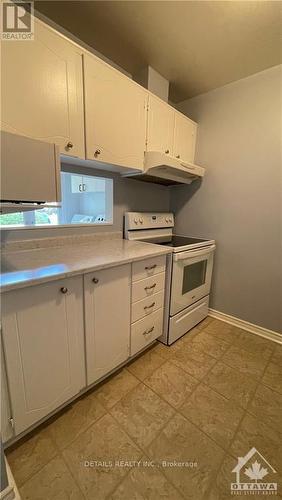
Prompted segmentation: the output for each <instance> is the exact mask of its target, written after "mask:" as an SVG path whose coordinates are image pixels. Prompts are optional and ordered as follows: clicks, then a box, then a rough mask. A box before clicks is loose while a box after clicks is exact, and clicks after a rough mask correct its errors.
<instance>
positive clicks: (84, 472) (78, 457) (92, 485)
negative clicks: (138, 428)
mask: <svg viewBox="0 0 282 500" xmlns="http://www.w3.org/2000/svg"><path fill="white" fill-rule="evenodd" d="M63 456H64V458H65V460H66V462H67V463H68V465H69V467H70V468H71V470H72V473H73V476H74V478H75V479H76V481H77V482H78V484H79V486H80V489H81V490H82V492H83V493H84V495H85V497H86V498H87V499H88V500H93V499H94V498H95V500H104V499H105V498H106V496H107V495H108V494H110V493H111V492H112V491H113V490H114V489H115V488H116V486H117V485H118V484H119V482H120V481H121V480H122V478H123V477H124V476H125V474H126V472H127V471H128V467H123V466H120V465H119V464H117V461H118V462H119V463H120V462H121V461H122V460H123V461H136V460H138V459H140V458H141V456H142V453H141V452H140V451H139V449H138V447H137V446H136V445H135V444H134V443H133V442H132V440H131V439H130V438H129V437H128V436H127V435H126V434H125V432H123V430H122V429H121V428H120V426H118V424H117V423H116V421H115V420H114V419H113V418H112V417H111V416H110V415H105V416H104V417H102V418H100V419H99V420H98V421H97V422H96V423H94V424H93V425H92V426H91V427H90V428H88V429H87V431H86V432H84V433H83V434H81V435H80V436H79V437H78V438H77V439H76V440H75V441H74V442H73V443H72V444H71V445H70V446H68V447H67V448H66V449H65V450H64V451H63ZM86 461H88V462H90V463H92V466H90V467H89V466H88V467H86V466H85V462H86Z"/></svg>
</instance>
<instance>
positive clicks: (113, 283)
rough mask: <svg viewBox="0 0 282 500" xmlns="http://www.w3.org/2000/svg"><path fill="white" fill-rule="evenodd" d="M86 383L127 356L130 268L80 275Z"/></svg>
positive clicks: (102, 374) (119, 267)
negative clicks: (83, 317)
mask: <svg viewBox="0 0 282 500" xmlns="http://www.w3.org/2000/svg"><path fill="white" fill-rule="evenodd" d="M84 297H85V334H86V366H87V384H88V385H90V384H93V383H94V382H95V381H96V380H98V379H100V378H101V377H103V376H104V375H106V374H107V373H109V372H110V371H111V370H113V369H114V368H115V367H117V366H118V365H120V364H121V363H123V362H124V361H126V359H127V358H128V357H129V341H130V297H131V265H130V264H126V265H122V266H118V267H114V268H111V269H103V270H101V271H97V272H93V273H88V274H86V275H85V276H84Z"/></svg>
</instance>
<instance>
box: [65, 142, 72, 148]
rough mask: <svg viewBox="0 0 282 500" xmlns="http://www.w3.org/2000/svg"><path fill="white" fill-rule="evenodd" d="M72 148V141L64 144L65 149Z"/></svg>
mask: <svg viewBox="0 0 282 500" xmlns="http://www.w3.org/2000/svg"><path fill="white" fill-rule="evenodd" d="M72 148H73V143H72V142H71V141H69V142H68V143H67V145H66V149H72Z"/></svg>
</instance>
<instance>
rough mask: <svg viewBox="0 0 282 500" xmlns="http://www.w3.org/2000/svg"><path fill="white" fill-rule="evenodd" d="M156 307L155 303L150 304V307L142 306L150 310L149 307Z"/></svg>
mask: <svg viewBox="0 0 282 500" xmlns="http://www.w3.org/2000/svg"><path fill="white" fill-rule="evenodd" d="M155 305H156V302H152V304H151V305H150V306H144V309H151V307H154V306H155Z"/></svg>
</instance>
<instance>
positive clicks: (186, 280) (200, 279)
mask: <svg viewBox="0 0 282 500" xmlns="http://www.w3.org/2000/svg"><path fill="white" fill-rule="evenodd" d="M207 262H208V261H207V260H201V261H200V262H195V263H194V264H189V265H187V266H185V267H184V269H183V282H182V295H185V293H187V292H191V290H194V289H195V288H198V287H199V286H202V285H204V283H205V281H206V272H207Z"/></svg>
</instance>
